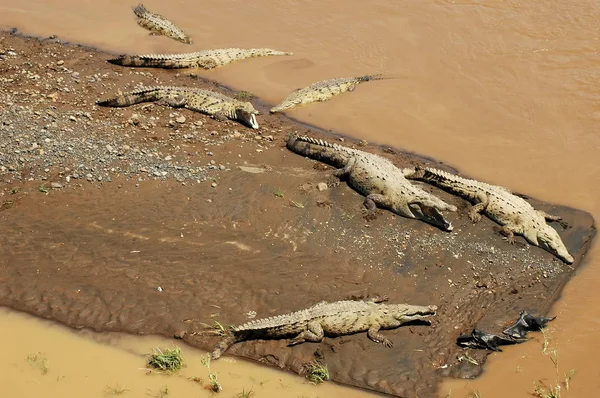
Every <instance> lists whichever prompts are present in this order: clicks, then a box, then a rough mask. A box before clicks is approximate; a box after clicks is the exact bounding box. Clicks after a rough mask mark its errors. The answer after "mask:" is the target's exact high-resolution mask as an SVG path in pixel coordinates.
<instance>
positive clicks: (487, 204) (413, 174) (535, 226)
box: [403, 167, 573, 264]
mask: <svg viewBox="0 0 600 398" xmlns="http://www.w3.org/2000/svg"><path fill="white" fill-rule="evenodd" d="M403 172H404V175H405V176H406V177H407V178H409V179H415V180H420V181H425V182H427V183H430V184H432V185H434V186H437V187H439V188H442V189H444V190H446V191H449V192H451V193H454V194H457V195H459V196H461V197H463V198H464V199H467V200H469V201H471V202H472V203H473V204H474V205H473V207H471V209H470V211H469V218H470V219H471V221H473V222H478V221H479V220H481V215H480V213H481V212H484V213H485V214H486V215H487V216H488V217H490V218H491V219H492V220H494V221H496V222H497V223H498V224H500V225H502V233H503V235H505V236H506V237H507V238H508V242H509V243H511V244H512V243H514V235H515V234H518V235H522V236H523V237H524V238H525V239H526V240H527V241H528V242H529V243H531V244H532V245H535V246H539V247H542V248H544V249H546V250H547V251H549V252H550V253H552V254H554V255H555V256H557V257H558V258H560V259H562V260H563V261H565V262H566V263H569V264H571V263H573V256H571V254H569V251H568V250H567V248H566V247H565V245H564V243H563V241H562V239H561V238H560V236H559V235H558V232H556V230H555V229H554V228H553V227H552V226H550V225H548V224H547V223H546V221H558V222H560V224H561V225H562V226H563V227H566V226H567V224H566V223H563V222H561V217H559V216H555V215H551V214H548V213H546V212H544V211H542V210H536V209H534V208H533V206H531V204H529V202H527V201H526V200H525V199H523V198H522V197H519V196H517V195H515V194H513V193H511V192H510V191H509V190H508V189H506V188H504V187H501V186H497V185H490V184H486V183H484V182H480V181H476V180H471V179H468V178H464V177H460V176H457V175H454V174H450V173H448V172H446V171H443V170H438V169H434V168H421V167H416V168H414V169H404V170H403Z"/></svg>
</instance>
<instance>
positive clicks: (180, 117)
mask: <svg viewBox="0 0 600 398" xmlns="http://www.w3.org/2000/svg"><path fill="white" fill-rule="evenodd" d="M175 120H176V121H177V123H179V124H183V123H185V116H179V117H178V118H177V119H175Z"/></svg>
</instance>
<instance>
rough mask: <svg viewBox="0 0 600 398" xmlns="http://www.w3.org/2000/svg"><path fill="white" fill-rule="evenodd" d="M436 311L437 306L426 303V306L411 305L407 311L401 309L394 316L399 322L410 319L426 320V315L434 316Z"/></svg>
mask: <svg viewBox="0 0 600 398" xmlns="http://www.w3.org/2000/svg"><path fill="white" fill-rule="evenodd" d="M436 311H437V306H435V305H428V306H417V305H415V306H411V309H410V310H409V311H402V312H401V313H399V314H397V315H396V316H395V318H396V319H397V320H399V321H401V322H411V321H426V320H427V319H426V318H428V317H431V316H435V314H436Z"/></svg>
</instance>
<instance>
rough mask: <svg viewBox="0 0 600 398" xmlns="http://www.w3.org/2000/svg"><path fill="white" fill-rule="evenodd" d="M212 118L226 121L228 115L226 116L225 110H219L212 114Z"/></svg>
mask: <svg viewBox="0 0 600 398" xmlns="http://www.w3.org/2000/svg"><path fill="white" fill-rule="evenodd" d="M212 118H213V119H215V120H216V121H217V122H224V121H226V120H227V116H225V113H224V112H217V113H215V114H213V115H212Z"/></svg>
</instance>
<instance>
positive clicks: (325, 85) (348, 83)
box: [270, 74, 389, 113]
mask: <svg viewBox="0 0 600 398" xmlns="http://www.w3.org/2000/svg"><path fill="white" fill-rule="evenodd" d="M384 79H389V77H384V76H383V75H381V74H379V75H365V76H356V77H340V78H336V79H329V80H323V81H320V82H316V83H313V84H311V85H310V86H308V87H304V88H300V89H298V90H295V91H293V92H292V93H291V94H290V95H288V96H287V97H286V98H285V99H284V100H283V101H281V103H279V104H278V105H276V106H274V107H273V108H271V110H270V112H271V113H276V112H282V111H285V110H287V109H291V108H294V107H296V106H301V105H307V104H310V103H313V102H322V101H328V100H330V99H331V98H333V97H335V96H336V95H339V94H342V93H345V92H346V91H353V90H354V88H355V87H356V86H357V85H358V84H360V83H363V82H369V81H372V80H384Z"/></svg>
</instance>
